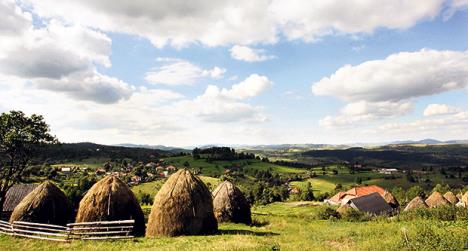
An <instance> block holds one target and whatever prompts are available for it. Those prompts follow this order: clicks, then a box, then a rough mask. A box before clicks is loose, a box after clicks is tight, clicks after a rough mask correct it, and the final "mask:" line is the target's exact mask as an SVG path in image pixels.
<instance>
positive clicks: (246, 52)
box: [229, 45, 275, 62]
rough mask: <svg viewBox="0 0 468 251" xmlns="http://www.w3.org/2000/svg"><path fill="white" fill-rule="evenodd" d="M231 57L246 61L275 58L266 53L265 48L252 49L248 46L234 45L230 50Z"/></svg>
mask: <svg viewBox="0 0 468 251" xmlns="http://www.w3.org/2000/svg"><path fill="white" fill-rule="evenodd" d="M229 51H230V52H231V57H232V58H234V59H236V60H241V61H246V62H259V61H265V60H269V59H273V58H275V56H273V55H268V54H266V52H265V50H262V49H252V48H250V47H248V46H241V45H234V46H233V47H232V48H231V49H230V50H229Z"/></svg>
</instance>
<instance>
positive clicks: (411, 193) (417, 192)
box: [406, 186, 425, 200]
mask: <svg viewBox="0 0 468 251" xmlns="http://www.w3.org/2000/svg"><path fill="white" fill-rule="evenodd" d="M416 196H421V197H423V198H424V197H425V193H424V189H422V187H420V186H412V187H410V189H408V191H407V192H406V198H407V199H408V200H412V199H413V198H414V197H416Z"/></svg>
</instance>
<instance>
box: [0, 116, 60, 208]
mask: <svg viewBox="0 0 468 251" xmlns="http://www.w3.org/2000/svg"><path fill="white" fill-rule="evenodd" d="M49 131H50V129H49V126H48V125H47V124H46V122H45V121H44V118H43V117H42V116H40V115H35V114H33V115H31V116H30V117H28V116H26V115H25V114H24V113H23V112H21V111H11V112H9V113H2V114H1V115H0V211H2V210H3V202H4V201H5V195H6V192H7V191H8V189H10V187H12V186H13V185H14V184H16V183H18V182H19V181H21V179H22V178H24V177H23V174H24V171H25V169H26V167H27V166H28V164H29V163H30V160H31V158H32V157H33V156H34V155H35V154H36V153H37V152H38V150H39V147H40V146H42V145H45V144H52V143H56V142H57V140H56V139H55V137H54V136H52V135H50V133H49Z"/></svg>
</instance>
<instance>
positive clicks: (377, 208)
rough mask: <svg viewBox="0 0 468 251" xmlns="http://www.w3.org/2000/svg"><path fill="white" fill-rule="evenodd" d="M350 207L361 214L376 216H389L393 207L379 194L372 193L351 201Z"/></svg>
mask: <svg viewBox="0 0 468 251" xmlns="http://www.w3.org/2000/svg"><path fill="white" fill-rule="evenodd" d="M348 203H349V205H350V206H351V207H352V208H354V209H356V210H358V211H361V212H366V213H370V214H374V215H381V214H388V213H391V212H392V210H393V209H392V207H391V206H390V205H389V204H388V203H387V202H386V201H385V199H384V198H383V197H382V196H381V195H380V194H379V193H371V194H368V195H365V196H361V197H358V198H354V199H351V200H350V201H349V202H348Z"/></svg>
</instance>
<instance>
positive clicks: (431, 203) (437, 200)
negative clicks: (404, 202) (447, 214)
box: [425, 192, 450, 207]
mask: <svg viewBox="0 0 468 251" xmlns="http://www.w3.org/2000/svg"><path fill="white" fill-rule="evenodd" d="M425 202H426V204H427V206H428V207H438V206H446V205H449V204H450V202H448V201H447V200H446V199H445V198H444V196H442V194H440V193H439V192H433V193H432V194H431V196H429V197H428V198H427V199H426V201H425Z"/></svg>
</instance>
